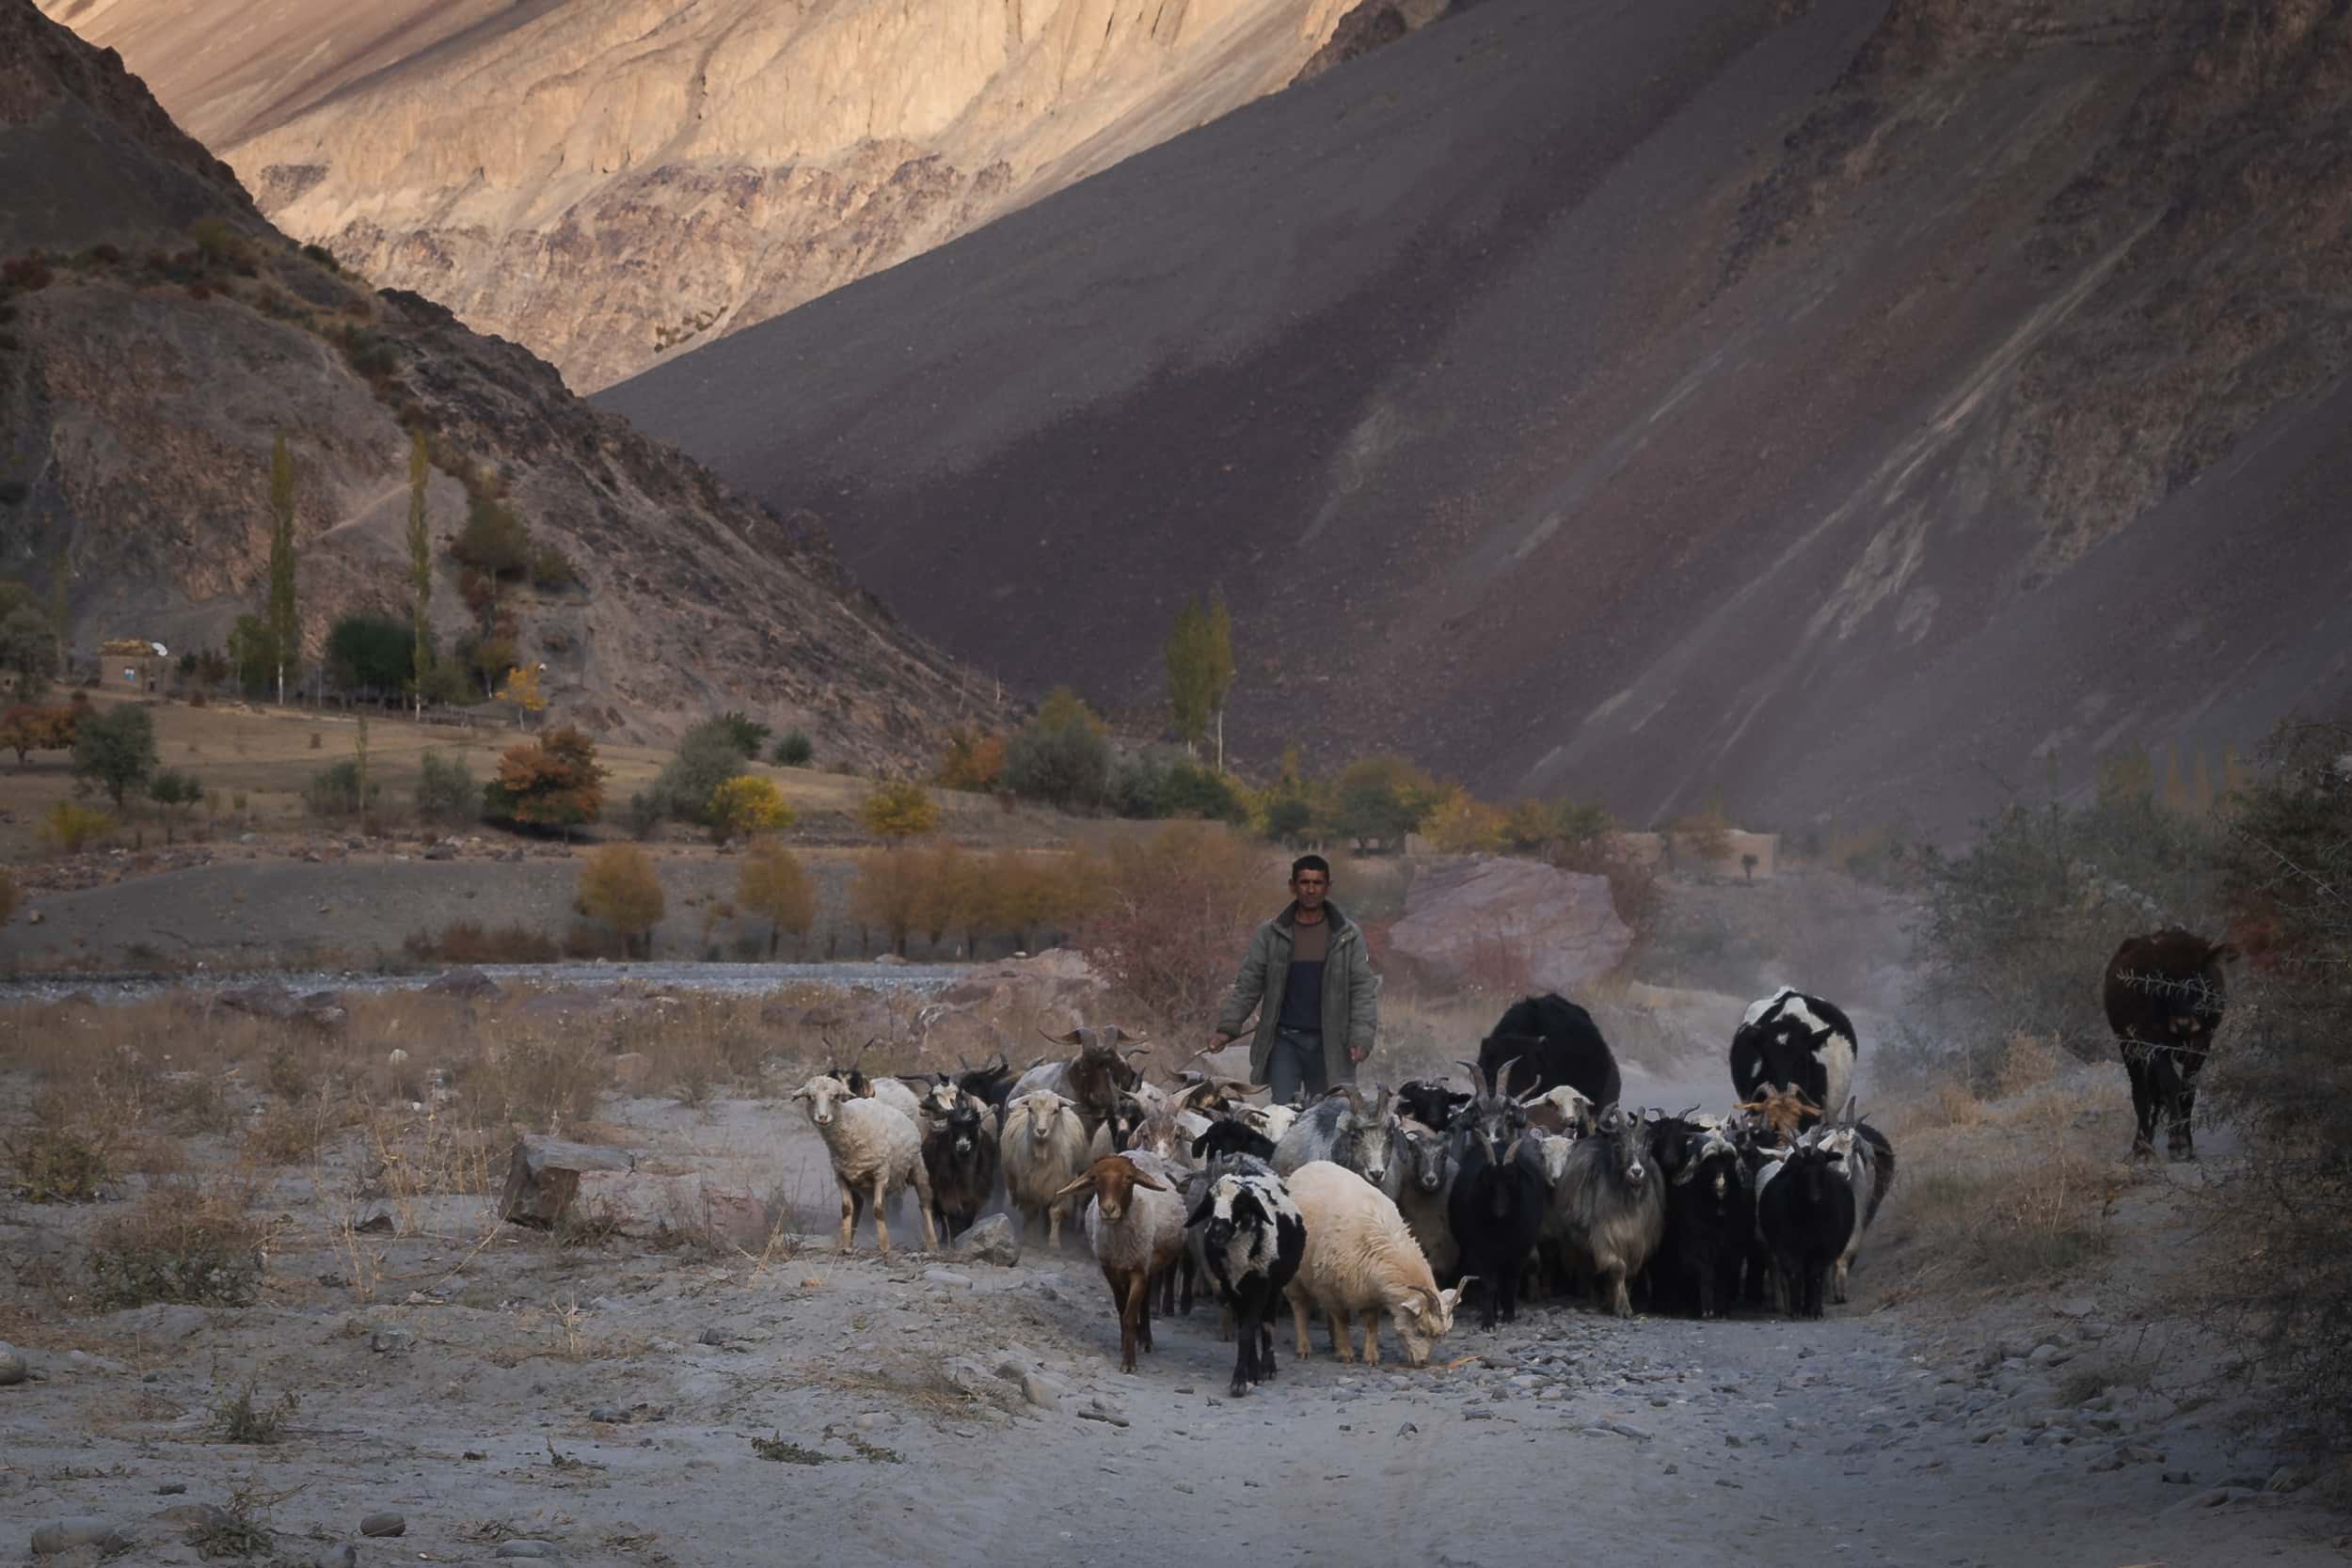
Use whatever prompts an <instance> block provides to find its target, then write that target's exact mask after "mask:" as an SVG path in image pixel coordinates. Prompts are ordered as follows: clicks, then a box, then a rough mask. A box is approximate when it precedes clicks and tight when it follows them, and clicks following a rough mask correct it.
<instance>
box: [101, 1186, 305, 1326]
mask: <svg viewBox="0 0 2352 1568" xmlns="http://www.w3.org/2000/svg"><path fill="white" fill-rule="evenodd" d="M251 1196H252V1194H251V1191H250V1189H246V1188H241V1187H239V1186H237V1185H236V1184H234V1183H230V1182H216V1183H214V1184H211V1185H207V1186H203V1187H199V1186H196V1185H193V1184H182V1183H178V1182H174V1183H171V1184H168V1185H165V1186H157V1187H151V1188H149V1189H148V1190H147V1193H146V1194H145V1196H142V1197H140V1199H139V1200H138V1201H137V1202H136V1203H135V1204H133V1205H132V1206H131V1207H130V1208H129V1209H128V1210H126V1211H125V1212H122V1213H119V1214H114V1215H110V1216H108V1217H107V1218H106V1219H105V1220H103V1221H102V1222H101V1223H100V1225H99V1226H98V1228H97V1231H96V1234H95V1236H94V1237H93V1239H92V1243H91V1247H90V1258H89V1271H90V1279H91V1294H92V1297H93V1298H94V1299H95V1300H96V1301H97V1303H98V1305H99V1306H100V1307H102V1308H104V1309H108V1310H112V1309H116V1308H119V1307H144V1306H146V1305H147V1304H148V1303H150V1302H193V1303H196V1304H197V1305H199V1306H216V1307H249V1306H251V1305H252V1304H253V1302H254V1301H255V1300H256V1299H257V1298H258V1297H259V1295H260V1294H261V1288H262V1244H263V1243H264V1242H265V1241H266V1240H267V1237H268V1232H267V1229H266V1227H264V1226H263V1225H262V1222H261V1221H259V1220H258V1219H256V1218H255V1217H254V1216H253V1215H252V1214H251V1213H250V1212H248V1207H249V1201H250V1198H251Z"/></svg>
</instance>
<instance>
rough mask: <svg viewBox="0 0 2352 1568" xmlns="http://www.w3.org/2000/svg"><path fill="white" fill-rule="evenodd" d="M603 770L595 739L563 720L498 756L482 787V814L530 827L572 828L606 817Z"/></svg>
mask: <svg viewBox="0 0 2352 1568" xmlns="http://www.w3.org/2000/svg"><path fill="white" fill-rule="evenodd" d="M604 779H605V769H604V768H600V767H598V766H597V765H596V742H595V741H593V740H591V739H589V738H588V736H585V735H583V734H582V733H581V732H580V729H579V727H578V726H577V725H572V724H566V725H564V727H563V728H562V729H559V730H554V731H551V732H549V733H548V734H547V735H545V736H540V737H539V738H538V739H536V740H530V741H525V742H524V743H522V744H521V745H519V746H515V747H511V748H509V749H508V751H507V752H506V754H505V755H504V756H502V757H501V758H499V771H498V777H497V778H495V779H492V780H491V781H490V782H489V783H488V784H485V785H483V786H482V802H483V807H484V810H485V813H486V815H488V816H491V817H493V818H496V819H499V820H501V821H508V822H520V823H524V824H526V825H528V826H531V827H534V828H576V827H580V826H582V825H584V824H587V823H590V822H594V821H596V819H597V818H598V817H599V816H603V815H604Z"/></svg>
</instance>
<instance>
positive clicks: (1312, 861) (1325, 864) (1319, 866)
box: [1291, 855, 1331, 882]
mask: <svg viewBox="0 0 2352 1568" xmlns="http://www.w3.org/2000/svg"><path fill="white" fill-rule="evenodd" d="M1302 871H1320V872H1322V873H1323V879H1324V880H1325V881H1329V880H1330V879H1331V863H1330V862H1329V861H1327V860H1325V859H1324V858H1323V857H1322V856H1321V855H1301V856H1299V857H1298V858H1297V859H1296V860H1295V861H1293V862H1291V880H1292V881H1294V882H1295V881H1296V880H1298V874H1299V873H1300V872H1302Z"/></svg>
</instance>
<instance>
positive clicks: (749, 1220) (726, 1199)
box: [572, 1170, 770, 1252]
mask: <svg viewBox="0 0 2352 1568" xmlns="http://www.w3.org/2000/svg"><path fill="white" fill-rule="evenodd" d="M572 1203H573V1208H574V1212H576V1213H579V1214H582V1215H589V1216H593V1217H594V1218H595V1220H596V1223H598V1224H604V1225H612V1226H613V1227H617V1228H618V1229H619V1231H620V1233H621V1234H622V1235H624V1236H644V1237H650V1236H658V1235H663V1234H668V1235H672V1236H691V1237H699V1238H707V1240H708V1241H709V1242H710V1243H712V1244H713V1245H718V1246H733V1247H739V1248H741V1249H742V1250H743V1251H745V1252H757V1251H758V1250H759V1249H760V1248H761V1247H764V1246H766V1245H767V1244H768V1234H769V1226H770V1222H769V1216H768V1206H767V1204H765V1203H763V1202H762V1201H760V1199H759V1198H758V1196H755V1194H754V1193H753V1192H752V1190H751V1189H750V1188H748V1187H746V1186H744V1185H743V1184H742V1183H740V1182H729V1181H723V1180H720V1179H719V1178H717V1177H711V1176H704V1175H702V1174H701V1173H699V1172H689V1173H687V1174H684V1175H658V1174H655V1173H654V1172H651V1171H641V1170H583V1171H581V1172H580V1173H579V1177H578V1180H577V1185H576V1188H575V1193H574V1196H573V1198H572Z"/></svg>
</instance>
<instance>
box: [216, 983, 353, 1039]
mask: <svg viewBox="0 0 2352 1568" xmlns="http://www.w3.org/2000/svg"><path fill="white" fill-rule="evenodd" d="M213 1005H214V1006H218V1007H227V1008H228V1009H229V1010H230V1011H231V1012H238V1013H246V1014H249V1015H250V1016H252V1017H254V1018H266V1019H271V1020H273V1021H275V1022H279V1023H302V1024H308V1025H309V1026H310V1027H311V1028H313V1029H316V1030H318V1031H320V1032H321V1033H322V1034H332V1033H333V1032H334V1031H336V1030H338V1029H341V1028H342V1026H343V1023H344V1021H345V1020H346V1019H347V1018H348V1016H349V1015H348V1014H347V1013H345V1012H344V1010H343V999H342V995H341V993H339V992H336V991H331V990H314V991H311V992H310V993H309V994H307V995H304V996H296V995H295V994H294V992H293V991H291V990H287V989H286V988H285V987H284V986H281V985H278V984H275V983H265V984H261V985H251V986H232V987H230V989H229V990H224V991H221V992H219V993H218V994H216V995H215V997H214V998H213Z"/></svg>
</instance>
